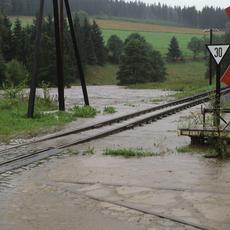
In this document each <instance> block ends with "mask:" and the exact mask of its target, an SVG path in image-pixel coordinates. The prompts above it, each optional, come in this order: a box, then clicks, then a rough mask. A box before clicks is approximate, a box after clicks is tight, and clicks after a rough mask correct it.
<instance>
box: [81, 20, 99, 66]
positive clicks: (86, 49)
mask: <svg viewBox="0 0 230 230" xmlns="http://www.w3.org/2000/svg"><path fill="white" fill-rule="evenodd" d="M82 39H83V41H84V42H83V53H84V59H83V60H85V61H86V63H87V64H89V65H95V64H96V63H97V58H96V54H95V50H94V44H93V40H92V33H91V26H90V24H89V21H88V20H87V19H85V21H84V26H83V27H82Z"/></svg>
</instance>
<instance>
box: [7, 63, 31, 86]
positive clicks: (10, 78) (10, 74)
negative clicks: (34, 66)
mask: <svg viewBox="0 0 230 230" xmlns="http://www.w3.org/2000/svg"><path fill="white" fill-rule="evenodd" d="M28 78H29V73H28V71H27V70H26V68H25V66H24V65H23V64H21V63H20V62H18V61H17V60H16V59H13V60H12V61H10V62H8V63H7V64H6V83H7V84H9V85H11V86H18V85H20V84H21V83H22V82H27V81H28Z"/></svg>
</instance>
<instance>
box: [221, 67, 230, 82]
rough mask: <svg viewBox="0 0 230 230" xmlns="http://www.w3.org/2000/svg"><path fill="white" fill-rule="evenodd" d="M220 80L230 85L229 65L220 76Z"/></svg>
mask: <svg viewBox="0 0 230 230" xmlns="http://www.w3.org/2000/svg"><path fill="white" fill-rule="evenodd" d="M220 81H222V82H223V83H224V84H226V85H230V66H229V67H228V68H227V70H226V71H225V72H224V74H223V76H222V77H221V79H220Z"/></svg>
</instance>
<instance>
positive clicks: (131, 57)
mask: <svg viewBox="0 0 230 230" xmlns="http://www.w3.org/2000/svg"><path fill="white" fill-rule="evenodd" d="M165 74H166V71H165V67H164V62H163V60H162V57H161V55H160V53H159V52H157V51H154V50H153V49H152V47H151V45H150V44H148V43H147V42H145V41H143V40H140V39H132V40H130V41H129V42H128V43H127V44H126V46H125V49H124V54H123V55H122V57H121V61H120V65H119V70H118V72H117V79H118V80H119V82H120V84H136V83H144V82H154V81H163V80H164V79H165Z"/></svg>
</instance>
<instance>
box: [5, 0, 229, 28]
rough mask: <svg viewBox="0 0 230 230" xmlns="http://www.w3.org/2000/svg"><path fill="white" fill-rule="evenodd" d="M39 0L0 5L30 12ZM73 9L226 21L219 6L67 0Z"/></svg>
mask: <svg viewBox="0 0 230 230" xmlns="http://www.w3.org/2000/svg"><path fill="white" fill-rule="evenodd" d="M38 5H39V1H38V0H1V1H0V9H1V11H3V13H5V14H7V15H24V16H33V15H35V14H36V11H37V9H38ZM70 5H71V7H72V11H79V10H84V11H86V12H87V13H88V14H89V15H91V16H103V17H125V18H136V19H141V20H156V21H165V22H170V23H176V24H178V25H186V26H191V27H199V28H224V27H225V25H226V22H227V17H226V15H225V12H224V10H223V9H221V8H213V7H204V8H203V9H202V10H201V11H199V10H197V9H196V8H195V7H194V6H192V7H183V8H182V7H177V6H175V7H170V6H168V5H165V4H160V3H158V4H146V3H143V2H141V1H135V2H131V1H130V2H125V1H124V0H70ZM45 14H46V15H50V14H52V0H46V1H45Z"/></svg>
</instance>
